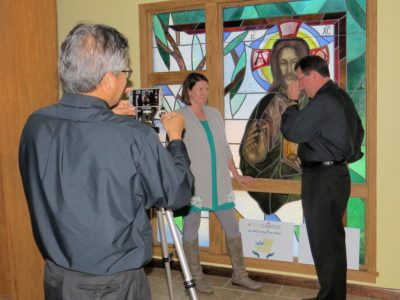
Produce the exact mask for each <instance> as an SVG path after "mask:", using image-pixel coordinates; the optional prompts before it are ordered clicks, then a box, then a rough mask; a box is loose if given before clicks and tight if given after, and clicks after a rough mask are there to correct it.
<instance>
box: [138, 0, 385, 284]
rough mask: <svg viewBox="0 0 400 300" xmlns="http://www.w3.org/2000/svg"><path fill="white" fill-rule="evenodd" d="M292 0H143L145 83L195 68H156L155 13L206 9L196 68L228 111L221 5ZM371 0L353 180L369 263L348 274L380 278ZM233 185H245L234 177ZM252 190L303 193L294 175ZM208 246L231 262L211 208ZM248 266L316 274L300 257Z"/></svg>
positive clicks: (210, 256) (219, 259)
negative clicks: (361, 172)
mask: <svg viewBox="0 0 400 300" xmlns="http://www.w3.org/2000/svg"><path fill="white" fill-rule="evenodd" d="M292 1H293V0H292ZM278 2H290V0H253V1H240V0H185V1H165V2H158V3H148V4H141V5H139V22H140V49H141V51H140V61H141V85H142V87H152V86H154V85H155V84H177V83H179V84H180V83H182V82H183V80H184V78H185V77H186V76H187V75H188V74H189V73H190V72H191V71H179V72H157V73H156V72H154V65H153V59H152V58H153V50H152V17H153V15H155V14H160V13H169V12H177V11H186V10H196V9H204V11H205V19H206V24H205V26H206V33H207V34H206V53H207V54H206V55H207V56H206V65H207V69H206V70H203V71H198V72H200V73H203V74H204V75H205V76H207V78H208V79H209V102H208V104H209V105H210V106H213V107H215V108H217V109H218V110H219V111H220V112H221V114H222V115H223V113H224V111H223V110H224V92H223V90H224V88H223V87H224V86H223V84H224V82H223V78H224V77H223V72H224V69H223V59H224V57H223V43H222V41H223V38H222V32H223V9H224V8H227V7H235V6H246V5H257V4H268V3H278ZM366 2H367V27H366V41H367V42H366V120H367V121H366V137H367V139H366V149H367V151H366V152H367V153H366V164H367V168H366V171H367V172H366V183H353V184H352V185H351V197H357V198H362V199H363V200H364V203H365V220H366V222H365V251H366V256H365V264H364V265H361V266H360V270H348V279H349V280H356V281H362V282H372V283H374V282H376V277H377V276H378V273H377V270H376V240H377V239H376V170H377V166H376V160H377V153H376V149H377V146H376V141H377V139H376V127H377V126H376V124H377V114H376V107H377V103H376V96H377V87H376V79H377V75H376V64H377V63H376V62H377V46H376V37H377V12H376V11H377V3H376V0H366ZM233 186H234V189H235V190H246V189H245V188H243V187H242V186H240V185H239V184H238V183H237V182H236V181H234V180H233ZM251 190H252V191H259V192H265V191H268V192H271V193H288V194H300V182H299V181H295V180H273V179H257V180H256V183H255V185H254V187H253V188H252V189H251ZM151 217H152V224H153V228H156V227H155V226H156V218H155V217H154V216H153V215H151ZM210 228H212V230H210V247H209V248H202V249H201V259H202V261H204V262H207V263H211V264H224V265H230V261H229V258H228V256H227V255H226V251H225V240H224V233H223V230H222V228H221V226H220V224H219V222H218V221H217V218H216V217H215V215H214V214H213V213H210ZM154 231H156V230H154ZM153 239H154V244H155V248H154V255H155V256H161V248H160V245H159V243H157V241H156V236H155V235H154V238H153ZM245 263H246V266H247V267H249V268H254V269H257V270H259V271H265V272H267V271H268V270H274V271H281V272H290V273H300V274H307V275H315V274H316V273H315V268H314V266H313V265H305V264H300V263H297V262H280V261H273V260H260V259H255V258H245Z"/></svg>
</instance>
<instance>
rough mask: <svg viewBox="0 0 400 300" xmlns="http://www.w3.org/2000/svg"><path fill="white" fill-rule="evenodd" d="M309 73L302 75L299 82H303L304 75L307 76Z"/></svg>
mask: <svg viewBox="0 0 400 300" xmlns="http://www.w3.org/2000/svg"><path fill="white" fill-rule="evenodd" d="M308 75H309V74H307V73H304V75H303V76H301V78H299V79H297V80H298V81H299V82H301V81H302V80H303V78H304V77H306V76H308Z"/></svg>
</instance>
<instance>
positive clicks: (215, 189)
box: [189, 121, 235, 213]
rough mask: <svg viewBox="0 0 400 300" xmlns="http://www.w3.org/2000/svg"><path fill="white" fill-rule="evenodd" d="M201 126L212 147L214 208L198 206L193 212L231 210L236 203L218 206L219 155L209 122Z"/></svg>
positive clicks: (201, 122) (202, 122)
mask: <svg viewBox="0 0 400 300" xmlns="http://www.w3.org/2000/svg"><path fill="white" fill-rule="evenodd" d="M200 124H201V125H202V126H203V128H204V131H205V132H206V135H207V140H208V145H209V146H210V153H211V186H212V193H211V194H212V207H204V206H203V207H202V208H201V209H200V208H198V207H196V206H191V207H190V211H189V213H191V212H199V211H214V210H223V209H230V208H234V207H235V203H234V202H226V203H224V204H222V205H218V185H217V155H216V152H215V144H214V138H213V134H212V132H211V129H210V126H208V122H207V121H200Z"/></svg>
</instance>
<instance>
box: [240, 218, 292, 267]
mask: <svg viewBox="0 0 400 300" xmlns="http://www.w3.org/2000/svg"><path fill="white" fill-rule="evenodd" d="M239 228H240V232H241V234H242V240H243V254H244V256H245V257H252V258H260V259H271V260H280V261H289V262H292V261H293V236H294V234H293V230H294V225H293V224H292V223H282V222H270V221H256V220H246V219H241V220H240V223H239Z"/></svg>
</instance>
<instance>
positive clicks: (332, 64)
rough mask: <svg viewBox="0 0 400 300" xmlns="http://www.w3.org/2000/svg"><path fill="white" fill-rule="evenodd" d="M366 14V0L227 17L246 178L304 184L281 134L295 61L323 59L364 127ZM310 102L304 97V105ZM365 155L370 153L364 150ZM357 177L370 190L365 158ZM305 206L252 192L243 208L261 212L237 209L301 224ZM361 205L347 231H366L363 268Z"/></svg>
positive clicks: (240, 10) (231, 104)
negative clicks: (281, 121) (287, 90)
mask: <svg viewBox="0 0 400 300" xmlns="http://www.w3.org/2000/svg"><path fill="white" fill-rule="evenodd" d="M365 10H366V5H365V1H363V0H360V1H356V0H350V1H345V0H337V1H328V0H311V1H296V2H281V3H270V4H262V5H249V6H240V7H231V8H225V9H224V14H223V16H224V32H223V40H224V94H225V101H224V112H225V124H226V132H227V138H228V142H229V143H230V146H231V149H232V152H233V153H234V159H235V163H236V165H237V166H239V167H240V170H239V172H240V171H241V172H242V173H244V174H245V175H250V176H254V177H257V178H267V179H268V178H270V179H282V180H285V179H292V180H296V179H300V173H301V168H300V164H299V159H298V158H297V151H296V150H297V145H295V144H293V143H291V142H288V141H286V140H285V139H284V138H283V137H282V135H281V133H280V131H279V126H280V118H281V115H282V113H283V111H284V110H285V108H286V103H287V97H286V92H285V91H286V87H287V84H289V83H290V81H291V80H294V79H296V77H295V75H294V70H293V66H294V64H292V65H291V66H290V61H291V60H290V59H292V60H293V61H295V62H297V61H298V60H299V59H300V58H301V57H303V56H305V55H308V54H311V55H319V56H321V57H322V58H324V59H325V60H326V62H327V63H328V65H329V69H330V73H331V78H332V79H333V80H334V81H336V82H337V83H338V84H339V85H340V86H341V87H343V88H345V89H346V90H347V92H348V93H349V94H350V96H351V97H352V99H353V101H354V103H355V106H356V108H357V110H358V112H359V114H360V116H361V119H362V122H363V125H364V126H365V113H366V111H365V107H366V102H365V96H366V94H365V86H364V82H365V49H366V43H365V41H366V36H365ZM278 57H280V59H278ZM282 58H285V60H283V59H282ZM307 101H308V99H306V97H305V95H304V99H303V104H301V105H306V102H307ZM261 143H262V145H261ZM364 143H365V140H364ZM260 145H261V146H260ZM362 149H363V152H364V153H365V151H366V150H367V149H366V148H365V145H363V147H362ZM350 174H351V180H352V182H353V183H365V175H366V161H365V158H363V159H361V160H360V161H358V162H356V163H353V164H351V165H350ZM241 199H243V200H241ZM254 200H256V201H254ZM299 200H300V195H284V194H273V193H267V192H265V193H260V192H257V193H253V192H250V193H249V194H248V195H246V193H241V194H238V195H237V200H236V202H237V203H241V202H245V203H253V202H254V203H257V202H258V204H259V205H243V206H240V207H239V206H238V208H237V209H238V210H239V209H240V211H239V212H240V214H241V215H244V216H246V215H256V216H258V218H261V219H265V220H270V221H282V222H292V223H294V224H301V223H302V222H303V218H302V210H301V205H300V204H299V203H300V201H299ZM251 201H253V202H251ZM360 201H361V200H360ZM360 201H357V200H354V199H351V200H350V201H349V206H348V211H347V223H348V226H354V227H357V228H360V230H361V249H360V254H361V255H360V260H361V261H363V260H364V257H365V256H364V254H365V253H364V250H363V249H364V235H363V232H364V229H365V223H364V213H365V207H364V205H361V204H360ZM361 202H362V201H361ZM260 216H262V217H260ZM258 218H257V219H258ZM296 249H297V248H296V247H295V251H296ZM294 255H295V256H296V253H294Z"/></svg>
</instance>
